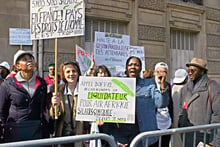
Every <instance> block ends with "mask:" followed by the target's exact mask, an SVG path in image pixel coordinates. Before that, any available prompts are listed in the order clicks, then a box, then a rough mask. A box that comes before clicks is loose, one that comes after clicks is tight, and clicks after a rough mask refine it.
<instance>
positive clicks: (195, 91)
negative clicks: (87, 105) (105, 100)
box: [0, 50, 220, 147]
mask: <svg viewBox="0 0 220 147" xmlns="http://www.w3.org/2000/svg"><path fill="white" fill-rule="evenodd" d="M35 64H36V62H35V61H34V57H33V55H32V53H31V52H29V51H24V50H18V51H17V52H16V54H15V55H14V61H13V67H14V70H13V73H12V72H11V73H10V66H9V64H8V63H7V62H6V61H4V62H2V63H1V64H0V80H1V79H2V81H3V80H4V82H3V83H1V82H0V83H1V85H0V101H1V103H0V120H1V121H2V122H3V124H4V142H14V141H25V140H32V139H41V138H47V137H49V133H51V132H50V131H51V126H48V125H52V128H53V127H54V128H53V129H54V136H55V137H61V136H71V135H80V134H85V133H87V134H88V133H89V123H88V122H85V121H84V122H83V121H76V120H75V117H76V107H77V99H78V92H79V91H78V82H79V76H81V71H80V67H79V64H78V63H77V62H74V61H66V62H63V63H62V64H61V65H60V80H62V81H63V83H62V84H60V85H59V86H58V89H57V90H58V92H57V93H53V94H52V91H54V75H55V69H54V66H55V65H54V63H52V64H49V67H48V68H49V75H48V76H47V77H45V78H44V79H43V78H41V77H40V76H39V75H37V72H35ZM186 66H187V67H188V73H187V71H186V70H184V69H178V70H177V71H176V72H175V77H174V79H173V83H174V84H173V85H172V95H171V86H170V84H169V83H168V82H166V76H167V72H168V65H167V64H166V63H165V62H159V63H157V64H156V65H155V71H154V78H153V77H152V76H153V75H152V70H145V72H144V74H143V78H141V77H140V73H141V70H142V63H141V60H140V59H139V58H138V57H135V56H131V57H129V58H128V59H127V61H126V65H125V74H126V76H127V77H129V78H136V110H135V123H134V124H118V123H103V122H101V121H98V122H97V124H98V125H100V127H99V128H100V132H101V133H106V134H109V135H111V136H113V137H114V139H115V142H116V143H117V144H118V145H119V146H129V145H130V143H131V141H132V139H133V138H134V137H135V136H137V135H138V134H139V133H141V132H146V131H154V130H158V129H160V130H164V129H169V128H170V127H171V125H172V120H173V125H172V126H173V127H187V126H196V125H203V124H210V123H219V122H220V107H219V102H220V99H219V97H220V85H219V84H218V83H217V82H216V81H214V80H211V79H209V78H208V75H207V73H208V68H207V66H206V61H205V60H203V59H200V58H193V59H192V60H191V62H190V63H187V64H186ZM50 68H51V69H50ZM85 75H87V76H97V77H111V73H110V71H109V70H108V68H107V67H106V66H105V65H100V66H96V65H95V60H94V55H92V62H91V65H90V68H89V69H88V70H87V71H86V73H85ZM188 77H189V80H188ZM187 80H188V81H187ZM47 85H53V86H52V87H47ZM48 89H50V91H51V92H50V93H48ZM50 94H52V95H51V97H50V102H48V95H50ZM55 107H58V109H57V110H58V112H55ZM47 109H50V110H49V116H47V113H46V112H47ZM173 111H174V114H173ZM55 114H57V115H58V119H56V120H55ZM173 115H174V116H173ZM49 117H50V119H52V120H54V121H55V125H53V123H50V124H48V121H49ZM42 124H43V127H42ZM219 133H220V132H219V130H218V132H217V135H216V138H215V139H216V142H215V146H217V147H218V146H219V145H220V138H219V135H220V134H219ZM193 138H194V137H193V134H192V133H187V134H186V138H185V146H186V147H189V146H193V144H192V143H193ZM203 138H204V133H203V132H197V134H196V142H195V143H196V145H197V144H198V143H199V142H200V141H203ZM158 139H159V137H150V138H149V140H148V145H149V147H158V146H159V141H158ZM213 139H214V138H213V132H211V131H210V132H207V137H206V143H210V144H212V143H213V142H212V141H213ZM161 141H162V142H161V145H162V146H163V147H167V146H169V141H170V136H169V135H165V136H162V140H161ZM145 143H146V140H144V139H143V140H142V141H141V142H140V143H139V144H138V147H142V146H145ZM76 145H77V144H74V143H72V144H65V145H64V146H76ZM103 145H106V143H104V144H103ZM80 146H83V143H80ZM84 146H85V144H84ZM174 146H182V143H181V136H174Z"/></svg>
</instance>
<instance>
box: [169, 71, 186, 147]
mask: <svg viewBox="0 0 220 147" xmlns="http://www.w3.org/2000/svg"><path fill="white" fill-rule="evenodd" d="M187 81H188V73H187V71H186V70H185V69H177V70H176V71H175V74H174V78H173V85H172V100H173V125H172V127H173V128H178V118H179V112H180V109H179V103H180V102H179V101H180V91H181V89H182V88H183V87H184V85H185V84H186V83H187ZM173 146H174V147H179V146H182V141H181V137H180V134H175V135H174V139H173Z"/></svg>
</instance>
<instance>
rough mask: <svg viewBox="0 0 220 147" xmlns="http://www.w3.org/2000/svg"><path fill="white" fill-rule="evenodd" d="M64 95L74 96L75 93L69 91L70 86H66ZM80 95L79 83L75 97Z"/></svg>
mask: <svg viewBox="0 0 220 147" xmlns="http://www.w3.org/2000/svg"><path fill="white" fill-rule="evenodd" d="M63 94H64V95H73V93H72V92H71V90H70V89H69V87H68V85H66V86H65V88H64V93H63ZM78 94H79V86H78V83H77V84H76V88H75V90H74V96H75V95H78Z"/></svg>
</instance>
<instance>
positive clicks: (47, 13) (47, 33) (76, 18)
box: [30, 0, 85, 40]
mask: <svg viewBox="0 0 220 147" xmlns="http://www.w3.org/2000/svg"><path fill="white" fill-rule="evenodd" d="M30 26H31V39H32V40H35V39H48V38H59V37H71V36H80V35H84V29H85V4H84V0H31V1H30Z"/></svg>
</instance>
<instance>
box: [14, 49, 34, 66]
mask: <svg viewBox="0 0 220 147" xmlns="http://www.w3.org/2000/svg"><path fill="white" fill-rule="evenodd" d="M24 54H28V55H30V56H32V57H33V55H32V52H31V51H24V50H18V51H17V52H16V53H15V55H14V62H13V63H14V64H16V62H17V60H18V58H19V57H21V56H22V55H24Z"/></svg>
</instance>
